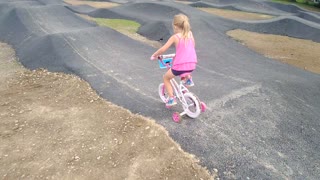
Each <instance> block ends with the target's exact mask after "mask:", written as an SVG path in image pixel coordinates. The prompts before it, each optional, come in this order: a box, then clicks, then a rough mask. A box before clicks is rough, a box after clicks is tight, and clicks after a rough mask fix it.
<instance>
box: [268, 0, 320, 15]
mask: <svg viewBox="0 0 320 180" xmlns="http://www.w3.org/2000/svg"><path fill="white" fill-rule="evenodd" d="M272 2H277V3H282V4H295V5H297V6H299V7H301V8H303V9H307V10H310V11H315V12H320V8H317V7H314V6H313V5H314V4H312V3H311V4H310V3H309V2H308V4H306V1H305V0H297V2H291V1H288V0H272Z"/></svg>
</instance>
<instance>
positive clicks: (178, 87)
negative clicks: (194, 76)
mask: <svg viewBox="0 0 320 180" xmlns="http://www.w3.org/2000/svg"><path fill="white" fill-rule="evenodd" d="M174 56H175V54H167V55H162V56H160V58H161V63H162V64H163V65H164V66H166V67H167V68H168V69H169V65H167V64H164V63H163V61H162V59H166V58H173V57H174ZM186 74H189V73H186ZM170 84H171V86H172V89H173V91H174V94H175V95H176V97H177V98H178V99H179V101H180V102H181V104H182V106H183V109H185V108H187V107H188V103H187V101H186V99H185V97H184V95H183V94H184V93H186V92H189V90H188V88H186V87H185V86H184V85H183V84H182V81H180V83H179V84H178V83H177V81H176V80H175V78H172V79H171V80H170ZM183 114H185V112H184V113H183ZM183 114H181V115H183Z"/></svg>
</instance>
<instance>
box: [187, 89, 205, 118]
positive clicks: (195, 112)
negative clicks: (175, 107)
mask: <svg viewBox="0 0 320 180" xmlns="http://www.w3.org/2000/svg"><path fill="white" fill-rule="evenodd" d="M184 98H185V100H186V104H184V105H183V109H184V111H185V112H186V114H187V115H188V116H189V117H191V118H197V117H198V116H199V115H200V113H201V107H200V102H199V100H198V98H197V97H196V96H195V95H194V94H193V93H191V92H187V93H185V94H184Z"/></svg>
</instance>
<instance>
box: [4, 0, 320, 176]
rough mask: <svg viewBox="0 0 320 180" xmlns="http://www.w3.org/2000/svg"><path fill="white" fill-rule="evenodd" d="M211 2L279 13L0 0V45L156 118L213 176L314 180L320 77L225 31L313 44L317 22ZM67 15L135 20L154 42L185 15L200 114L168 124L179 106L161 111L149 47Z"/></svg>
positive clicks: (30, 63)
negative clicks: (267, 16)
mask: <svg viewBox="0 0 320 180" xmlns="http://www.w3.org/2000/svg"><path fill="white" fill-rule="evenodd" d="M221 2H222V1H201V3H202V5H205V4H207V5H208V6H209V5H213V4H214V5H216V6H217V5H219V6H224V5H226V4H227V5H229V6H230V7H234V8H237V9H241V8H242V9H243V8H244V7H245V5H246V3H247V5H248V4H250V5H251V6H247V9H248V7H251V9H252V8H253V7H261V12H265V11H266V10H268V11H269V10H270V11H273V12H271V14H277V15H279V17H277V18H274V19H271V20H265V21H255V22H252V21H251V22H245V21H233V20H228V19H224V18H221V17H217V16H214V15H210V14H207V13H205V12H202V11H200V10H197V9H196V8H194V7H192V6H189V5H184V4H180V3H175V2H173V1H159V2H158V1H154V2H149V1H134V2H132V3H126V2H124V1H122V3H124V4H123V5H122V6H119V7H115V8H112V9H107V10H106V9H93V8H89V7H86V6H79V7H72V6H70V5H67V4H64V3H62V2H61V1H58V0H57V1H50V3H48V2H47V1H43V0H33V1H32V0H29V1H22V0H21V1H19V0H10V1H7V0H0V40H2V41H6V42H9V43H10V44H12V45H13V46H14V48H15V49H16V51H17V54H18V57H19V59H20V61H21V62H22V63H23V65H25V66H26V67H28V68H30V69H36V68H40V67H44V68H47V69H49V70H51V71H61V72H66V73H74V74H76V75H79V76H80V77H82V78H83V79H85V80H87V81H88V82H89V83H90V84H91V85H92V87H93V88H94V89H96V90H97V92H98V93H99V94H101V96H102V97H104V98H106V99H108V100H110V101H112V102H114V103H115V104H118V105H120V106H123V107H125V108H127V109H129V110H130V111H132V112H134V113H139V114H142V115H145V116H149V117H152V118H154V119H156V121H157V122H158V123H159V124H161V125H163V126H164V127H165V128H166V129H167V130H168V131H169V132H170V135H171V136H172V137H173V138H174V139H175V140H176V141H177V142H178V143H179V144H180V145H181V146H182V148H183V149H185V150H186V151H188V152H190V153H192V154H195V155H196V156H197V157H198V158H199V159H200V160H201V163H202V164H203V165H205V166H206V167H208V169H209V170H210V171H212V170H213V168H217V169H218V170H219V175H220V177H221V178H222V179H233V178H236V179H248V178H250V179H287V178H288V179H319V178H320V175H319V174H320V169H319V166H320V162H319V159H320V147H319V145H320V144H319V139H320V132H319V129H320V118H319V117H320V93H319V92H320V76H319V75H317V74H313V73H310V72H306V71H303V70H300V69H298V68H295V67H292V66H289V65H286V64H282V63H280V62H278V61H275V60H272V59H268V58H266V57H264V56H261V55H259V54H257V53H255V52H253V51H251V50H249V49H247V48H246V47H244V46H242V45H241V44H239V43H237V42H235V41H234V40H232V39H231V38H229V37H228V36H227V35H225V32H226V31H228V30H231V29H236V28H242V29H246V30H251V31H256V32H264V33H274V34H280V35H288V36H292V37H299V38H305V39H311V40H314V41H316V42H319V41H320V39H319V37H320V31H319V30H320V28H319V24H318V21H315V20H308V19H306V18H301V17H299V16H297V15H296V13H295V12H293V13H292V12H290V13H288V12H286V11H285V10H284V9H283V8H277V7H276V6H271V5H270V4H268V3H265V2H264V1H249V0H248V1H228V3H223V4H222V3H221ZM224 2H226V1H224ZM249 9H250V8H249ZM258 10H260V9H259V8H256V11H258ZM74 12H78V13H83V14H88V15H91V16H94V17H106V18H126V19H132V20H136V21H138V22H140V23H141V24H142V27H141V28H140V30H139V33H141V34H142V35H144V36H146V37H149V38H153V39H154V40H161V39H162V40H163V41H166V40H167V39H168V38H169V37H170V34H171V33H172V30H171V20H172V16H173V15H174V14H176V13H179V12H182V13H185V14H187V15H188V16H189V17H190V20H191V24H192V27H193V32H194V36H195V37H196V41H197V53H198V56H199V64H198V67H197V70H196V71H195V72H194V80H195V82H196V86H195V87H194V88H193V89H192V91H193V92H195V93H196V94H198V95H199V97H200V98H201V99H202V100H203V101H205V102H206V103H207V105H208V111H207V112H206V113H204V114H202V115H201V116H200V117H199V118H197V119H194V120H193V119H188V118H185V120H184V121H183V122H182V123H181V124H176V123H173V122H172V121H171V120H170V116H171V113H172V111H176V110H180V108H179V107H174V108H173V109H172V110H167V109H165V108H164V105H163V104H162V103H161V102H160V100H159V98H158V94H157V88H158V84H159V83H160V82H161V76H162V74H163V73H164V72H163V71H162V70H160V69H158V67H157V64H156V62H151V61H149V57H150V55H151V54H152V53H153V52H154V51H155V49H154V48H152V47H150V46H148V45H146V44H142V43H140V42H136V41H134V40H132V39H130V38H128V37H126V36H124V35H122V34H120V33H118V32H116V31H114V30H112V29H109V28H106V27H97V26H96V25H94V24H92V23H90V22H88V21H86V20H83V19H81V18H79V17H78V16H77V15H75V14H74ZM306 13H309V12H306ZM312 16H313V17H315V18H318V16H317V15H316V14H313V13H312ZM173 51H174V49H170V50H169V52H173Z"/></svg>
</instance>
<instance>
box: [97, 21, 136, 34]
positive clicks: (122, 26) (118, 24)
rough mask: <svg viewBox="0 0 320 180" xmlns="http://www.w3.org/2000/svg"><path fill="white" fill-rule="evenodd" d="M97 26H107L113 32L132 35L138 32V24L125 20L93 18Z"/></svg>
mask: <svg viewBox="0 0 320 180" xmlns="http://www.w3.org/2000/svg"><path fill="white" fill-rule="evenodd" d="M92 20H94V21H95V22H96V23H97V24H98V25H99V26H107V27H109V28H112V29H114V30H117V31H120V32H124V33H130V34H134V33H136V32H137V31H138V29H139V27H140V24H139V23H137V22H135V21H131V20H126V19H105V18H93V19H92Z"/></svg>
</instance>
